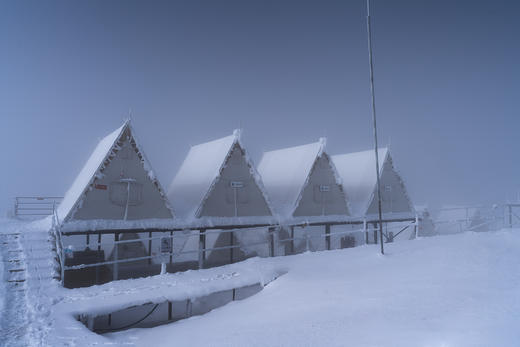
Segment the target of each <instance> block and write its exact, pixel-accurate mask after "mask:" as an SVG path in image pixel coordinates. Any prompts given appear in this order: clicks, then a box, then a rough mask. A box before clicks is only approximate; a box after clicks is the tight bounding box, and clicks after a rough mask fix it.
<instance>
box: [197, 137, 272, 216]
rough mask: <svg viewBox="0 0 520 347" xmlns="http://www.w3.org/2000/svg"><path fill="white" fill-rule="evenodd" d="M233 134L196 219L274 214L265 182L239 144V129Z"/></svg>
mask: <svg viewBox="0 0 520 347" xmlns="http://www.w3.org/2000/svg"><path fill="white" fill-rule="evenodd" d="M234 137H235V138H234V141H233V143H232V144H231V146H230V148H229V151H228V153H227V155H226V157H225V159H224V161H223V162H222V165H221V167H220V170H219V173H218V175H217V176H216V177H215V179H214V180H213V182H212V183H211V186H210V188H209V189H208V191H207V193H206V195H205V196H204V198H203V200H202V202H201V204H200V206H199V208H198V209H197V212H196V217H197V218H202V217H257V216H272V211H271V208H270V206H269V202H268V201H269V200H268V199H267V195H266V193H265V189H264V187H263V184H262V181H261V179H260V177H259V175H258V174H257V172H256V170H255V168H254V165H253V163H252V162H251V160H250V158H249V156H248V155H247V152H246V151H245V149H244V147H243V146H242V145H241V143H240V132H239V131H237V130H236V131H235V132H234Z"/></svg>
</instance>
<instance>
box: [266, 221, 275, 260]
mask: <svg viewBox="0 0 520 347" xmlns="http://www.w3.org/2000/svg"><path fill="white" fill-rule="evenodd" d="M267 233H268V238H269V256H270V257H274V228H273V227H270V228H269V229H268V232H267Z"/></svg>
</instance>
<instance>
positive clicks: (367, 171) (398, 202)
mask: <svg viewBox="0 0 520 347" xmlns="http://www.w3.org/2000/svg"><path fill="white" fill-rule="evenodd" d="M378 156H379V161H380V162H379V179H380V184H381V211H382V217H383V218H382V219H383V226H384V227H385V226H386V231H385V232H384V235H385V238H386V240H385V241H392V240H393V237H394V236H393V235H394V234H397V233H399V232H401V233H402V232H403V231H406V233H405V234H404V235H403V236H405V235H406V238H413V237H414V236H415V233H414V232H413V230H414V228H409V227H408V228H407V225H408V226H410V225H411V224H406V223H410V222H416V220H417V218H416V211H415V209H414V206H413V204H412V202H411V200H410V197H409V195H408V193H407V191H406V187H405V184H404V181H403V179H402V178H401V175H400V174H399V173H398V172H397V170H396V169H395V167H394V164H393V160H392V157H391V156H390V151H389V150H388V148H379V149H378ZM332 161H333V162H334V164H335V166H336V168H337V170H338V172H339V175H340V176H341V180H342V184H343V188H344V189H345V192H346V194H347V196H348V199H349V202H350V206H351V211H352V215H353V216H354V217H355V218H357V219H359V220H362V221H364V222H365V223H368V224H373V225H374V226H375V225H376V223H377V222H378V201H377V176H376V173H375V166H376V165H375V155H374V151H373V150H369V151H363V152H355V153H348V154H339V155H333V156H332ZM389 224H394V225H393V226H389ZM415 227H416V225H415ZM389 228H392V229H394V230H392V231H390V230H389ZM403 228H406V229H403ZM403 236H401V238H403ZM358 237H359V235H358ZM365 239H366V242H367V243H371V242H375V243H377V242H378V241H377V233H376V232H375V230H374V233H373V236H370V237H369V233H365Z"/></svg>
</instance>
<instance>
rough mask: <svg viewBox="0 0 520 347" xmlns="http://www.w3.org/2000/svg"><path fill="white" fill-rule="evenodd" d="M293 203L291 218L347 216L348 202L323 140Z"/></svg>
mask: <svg viewBox="0 0 520 347" xmlns="http://www.w3.org/2000/svg"><path fill="white" fill-rule="evenodd" d="M320 143H321V144H322V146H321V149H320V151H319V152H318V154H317V156H316V158H315V159H314V163H313V165H312V168H311V170H310V171H309V174H308V176H307V179H306V180H305V184H304V185H303V186H302V188H301V191H300V194H299V196H298V199H297V200H296V202H295V207H294V210H293V211H292V216H294V217H301V216H324V215H349V214H350V212H349V208H348V201H347V199H346V196H345V192H344V191H343V186H342V185H341V179H340V178H339V174H338V173H337V171H336V168H335V166H334V164H333V162H332V160H331V158H330V156H329V155H328V154H327V153H325V151H324V147H325V143H326V141H325V139H320Z"/></svg>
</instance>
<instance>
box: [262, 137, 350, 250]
mask: <svg viewBox="0 0 520 347" xmlns="http://www.w3.org/2000/svg"><path fill="white" fill-rule="evenodd" d="M325 145H326V139H324V138H322V139H320V140H319V141H318V142H315V143H311V144H307V145H302V146H295V147H290V148H284V149H279V150H274V151H270V152H265V153H264V155H263V156H262V159H261V161H260V164H259V166H258V171H259V173H260V175H261V176H262V179H263V181H264V184H265V187H266V189H267V192H268V194H269V198H270V199H271V203H272V206H273V208H274V211H275V212H276V213H277V214H278V216H279V218H280V220H281V221H282V224H289V225H290V224H298V223H300V224H302V225H304V224H306V223H308V222H309V223H317V224H321V225H320V226H307V227H305V228H296V229H295V228H294V227H293V226H291V227H289V228H283V227H282V228H280V229H279V232H278V243H279V244H281V245H283V252H284V254H291V253H295V252H300V251H303V250H305V249H307V250H308V249H311V248H312V250H323V249H326V248H330V247H331V245H330V242H331V239H330V237H324V236H323V235H324V232H325V233H330V225H328V224H327V222H338V221H345V220H347V219H348V216H349V207H348V203H347V197H346V196H345V193H344V191H343V187H342V185H341V180H340V177H339V175H338V173H337V172H336V168H335V167H334V164H333V163H332V161H331V159H330V157H329V155H328V154H327V153H326V152H325ZM323 226H325V230H324V228H323ZM337 242H340V241H339V240H338V241H337ZM279 251H280V250H278V252H279Z"/></svg>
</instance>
